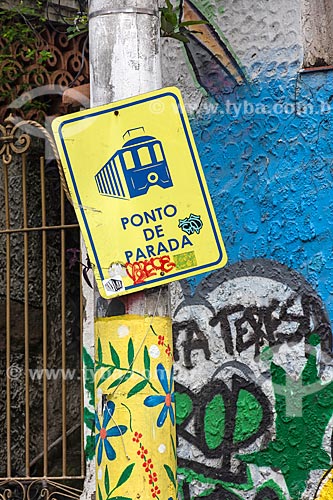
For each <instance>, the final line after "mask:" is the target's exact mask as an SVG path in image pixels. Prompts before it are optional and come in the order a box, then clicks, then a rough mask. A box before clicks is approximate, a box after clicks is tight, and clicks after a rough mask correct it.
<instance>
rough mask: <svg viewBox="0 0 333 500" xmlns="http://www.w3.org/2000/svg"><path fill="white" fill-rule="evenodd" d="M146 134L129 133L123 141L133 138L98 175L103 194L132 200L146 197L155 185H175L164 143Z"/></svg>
mask: <svg viewBox="0 0 333 500" xmlns="http://www.w3.org/2000/svg"><path fill="white" fill-rule="evenodd" d="M144 131H145V130H144V127H138V128H133V129H130V130H127V131H126V132H125V134H124V135H123V139H125V137H126V135H128V137H129V139H128V140H127V141H126V142H125V143H124V145H123V147H122V148H121V149H118V151H116V152H115V153H114V155H113V156H111V158H110V159H109V161H108V162H106V163H105V165H104V166H103V167H102V168H101V169H100V170H99V172H98V173H97V174H96V175H95V181H96V184H97V188H98V191H99V193H100V194H101V195H104V196H111V197H113V198H123V199H128V198H135V197H136V196H142V195H144V194H146V193H147V192H148V190H149V188H151V187H152V186H159V187H161V188H163V189H167V188H169V187H172V186H173V183H172V179H171V176H170V172H169V168H168V164H167V161H166V158H165V154H164V150H163V146H162V143H161V141H159V140H158V139H156V138H155V137H153V136H151V135H142V132H143V133H144ZM133 136H134V137H133Z"/></svg>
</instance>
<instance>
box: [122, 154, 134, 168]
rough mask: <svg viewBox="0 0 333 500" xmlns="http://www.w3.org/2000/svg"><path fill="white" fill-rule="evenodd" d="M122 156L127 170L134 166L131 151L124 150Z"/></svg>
mask: <svg viewBox="0 0 333 500" xmlns="http://www.w3.org/2000/svg"><path fill="white" fill-rule="evenodd" d="M123 158H124V162H125V166H126V169H127V170H130V169H132V168H134V167H135V164H134V159H133V156H132V152H131V151H124V153H123Z"/></svg>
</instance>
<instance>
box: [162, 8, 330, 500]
mask: <svg viewBox="0 0 333 500" xmlns="http://www.w3.org/2000/svg"><path fill="white" fill-rule="evenodd" d="M302 3H303V2H302V1H301V0H295V1H293V2H290V0H281V1H280V2H276V1H275V0H265V1H254V0H224V1H223V2H220V1H215V2H213V1H209V0H196V1H194V0H192V1H190V0H181V1H180V4H179V7H180V9H179V16H180V18H181V20H182V21H188V20H200V19H204V20H208V21H209V24H204V25H202V26H200V25H195V27H192V28H193V30H194V31H196V32H193V33H192V35H191V36H190V37H189V38H190V39H189V42H188V43H187V44H185V47H184V48H181V47H180V46H179V45H178V44H177V43H176V42H174V41H172V40H171V41H170V40H167V41H166V42H165V44H164V64H163V65H164V71H165V81H164V83H165V84H166V85H171V84H174V85H177V86H179V87H180V88H181V89H182V91H183V94H184V97H185V103H186V105H187V109H188V111H189V113H190V115H191V126H192V129H193V132H194V136H195V140H196V143H197V146H198V149H199V153H200V157H201V161H202V164H203V167H204V170H205V174H206V178H207V182H208V185H209V190H210V193H211V196H212V199H213V203H214V206H215V210H216V213H217V217H218V221H219V225H220V228H221V231H222V235H223V238H224V241H225V243H226V250H227V253H228V258H229V262H228V264H227V266H226V268H225V269H223V270H221V271H216V272H214V273H212V274H210V275H207V276H200V277H198V278H196V279H193V280H190V281H187V282H181V283H178V284H175V285H173V292H172V302H173V317H174V325H173V330H174V356H175V381H176V383H175V390H176V421H177V425H178V474H179V495H180V498H181V499H183V500H190V499H197V498H201V497H203V498H207V499H209V500H215V499H216V500H221V499H227V500H236V499H244V500H245V499H246V500H259V499H262V500H264V499H279V500H281V499H285V500H287V499H292V500H300V499H303V500H305V499H312V498H330V491H331V490H330V488H331V481H330V479H329V478H330V477H331V474H332V473H331V472H330V467H331V464H332V448H333V445H332V443H333V440H332V428H333V418H332V414H333V363H332V356H331V347H332V346H331V344H332V332H331V321H332V317H333V300H332V298H333V274H332V271H333V253H332V248H333V243H332V241H333V237H332V236H333V230H332V224H333V222H332V215H333V201H332V200H333V196H332V195H333V178H332V172H333V170H332V167H333V150H332V144H333V141H332V139H333V120H332V106H333V103H332V95H333V72H332V71H323V70H317V71H304V70H303V67H302V66H303V58H304V53H303V45H302V43H303V42H302V41H303V39H304V36H303V35H304V33H303V26H302ZM192 28H191V29H192ZM307 36H309V34H307Z"/></svg>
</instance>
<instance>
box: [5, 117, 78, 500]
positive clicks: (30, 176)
mask: <svg viewBox="0 0 333 500" xmlns="http://www.w3.org/2000/svg"><path fill="white" fill-rule="evenodd" d="M29 124H30V127H32V128H30V129H29V133H26V131H24V129H23V130H22V127H23V126H27V122H20V123H18V124H16V125H15V124H14V123H13V120H12V119H6V120H5V122H4V123H3V124H0V160H1V161H0V375H1V377H0V498H1V500H5V499H7V498H9V497H12V498H20V499H31V500H32V499H36V500H37V499H38V498H40V497H42V496H43V497H44V498H45V497H47V498H49V497H51V496H52V497H54V498H63V497H67V498H78V497H79V495H80V493H81V489H82V483H83V479H84V472H85V471H84V466H85V462H84V450H83V388H82V377H81V374H82V361H81V360H82V308H83V304H82V295H81V282H80V280H81V272H80V254H79V248H80V237H79V229H78V224H77V221H76V219H75V215H74V211H73V208H72V206H71V205H70V203H69V202H68V200H67V199H66V195H65V191H64V187H63V183H62V182H61V179H60V175H59V170H58V164H57V160H50V161H47V162H46V161H45V159H44V156H41V155H40V151H41V148H43V151H44V143H43V141H41V140H40V139H36V138H35V137H34V136H35V135H36V134H34V127H37V128H38V130H39V131H40V130H41V131H42V132H43V134H44V135H45V136H46V138H47V140H48V141H49V140H51V141H52V139H51V138H50V137H49V136H48V134H47V132H46V131H45V129H43V128H42V127H41V126H40V125H38V124H36V123H33V122H29ZM31 131H32V132H31ZM58 163H59V162H58ZM60 172H61V171H60Z"/></svg>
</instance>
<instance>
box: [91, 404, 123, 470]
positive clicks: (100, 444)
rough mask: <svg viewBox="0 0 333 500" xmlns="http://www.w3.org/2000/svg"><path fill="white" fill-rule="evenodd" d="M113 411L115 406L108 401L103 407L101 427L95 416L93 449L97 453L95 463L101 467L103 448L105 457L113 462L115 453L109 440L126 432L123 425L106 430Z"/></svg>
mask: <svg viewBox="0 0 333 500" xmlns="http://www.w3.org/2000/svg"><path fill="white" fill-rule="evenodd" d="M114 410H115V404H114V403H113V402H112V401H108V402H107V404H106V405H105V408H104V412H103V423H102V425H101V423H100V421H99V418H98V415H97V413H96V414H95V426H96V429H97V433H96V437H95V447H96V451H97V463H98V465H101V462H102V456H103V448H104V449H105V453H106V456H107V457H108V459H109V460H114V459H115V458H116V452H115V450H114V448H113V447H112V445H111V443H110V442H109V439H110V438H112V437H117V436H122V435H123V434H125V432H126V431H127V427H126V426H125V425H115V426H114V427H110V429H107V427H108V425H109V422H110V420H111V419H112V418H113V414H114Z"/></svg>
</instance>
